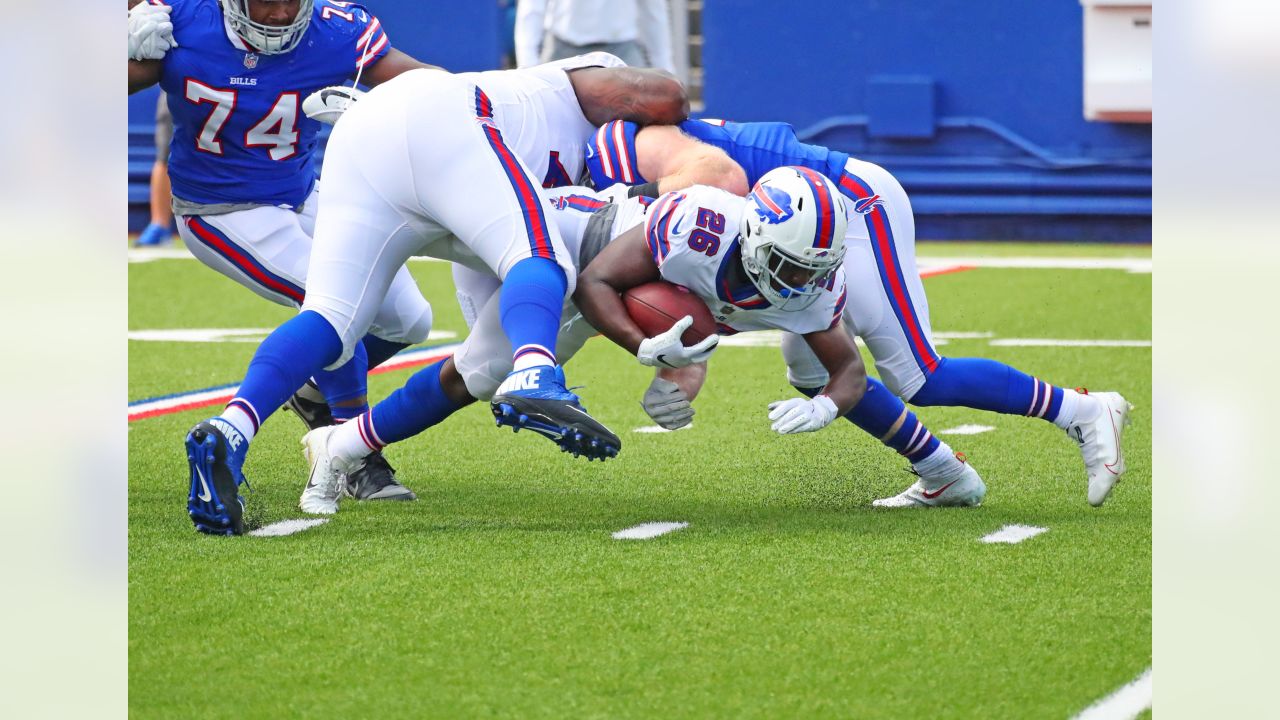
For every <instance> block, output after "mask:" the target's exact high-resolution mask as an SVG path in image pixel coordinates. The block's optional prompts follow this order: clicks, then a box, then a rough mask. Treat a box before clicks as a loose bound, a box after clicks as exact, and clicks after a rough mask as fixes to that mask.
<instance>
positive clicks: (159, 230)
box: [133, 223, 173, 247]
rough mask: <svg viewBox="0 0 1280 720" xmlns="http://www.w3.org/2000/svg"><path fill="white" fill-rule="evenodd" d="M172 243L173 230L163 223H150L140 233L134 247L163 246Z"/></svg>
mask: <svg viewBox="0 0 1280 720" xmlns="http://www.w3.org/2000/svg"><path fill="white" fill-rule="evenodd" d="M172 243H173V231H172V230H170V229H169V228H168V227H166V226H164V225H157V224H156V223H151V224H150V225H148V226H147V227H146V228H145V229H144V230H143V231H142V232H141V233H139V234H138V240H137V242H135V243H134V244H133V246H134V247H164V246H166V245H170V244H172Z"/></svg>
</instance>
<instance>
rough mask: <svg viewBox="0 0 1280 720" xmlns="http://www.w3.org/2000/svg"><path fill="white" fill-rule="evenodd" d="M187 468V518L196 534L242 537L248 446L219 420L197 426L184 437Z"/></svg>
mask: <svg viewBox="0 0 1280 720" xmlns="http://www.w3.org/2000/svg"><path fill="white" fill-rule="evenodd" d="M186 448H187V464H188V466H189V467H190V468H191V490H190V492H189V493H188V494H187V514H188V515H189V516H191V522H193V523H195V526H196V530H199V531H200V532H202V533H207V534H209V535H242V534H244V498H242V497H240V494H239V487H240V484H241V483H243V482H245V479H244V473H243V472H242V471H241V468H243V467H244V456H245V453H246V452H248V449H249V443H248V442H246V441H245V438H244V435H242V434H241V433H240V431H239V430H236V429H235V427H233V426H232V425H231V423H229V422H227V421H225V420H223V419H222V418H220V417H215V418H210V419H208V420H205V421H204V422H201V423H199V424H197V425H196V426H195V427H193V428H191V431H190V432H188V433H187V439H186Z"/></svg>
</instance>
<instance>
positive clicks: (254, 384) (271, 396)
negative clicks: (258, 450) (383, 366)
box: [227, 310, 342, 437]
mask: <svg viewBox="0 0 1280 720" xmlns="http://www.w3.org/2000/svg"><path fill="white" fill-rule="evenodd" d="M341 354H342V339H341V338H339V337H338V333H337V332H336V331H335V330H334V329H333V327H332V326H331V325H329V321H327V320H325V319H324V318H323V317H321V316H320V315H319V313H315V312H312V311H310V310H307V311H305V312H301V313H298V314H297V315H295V316H293V318H291V319H290V320H289V321H288V322H286V323H284V324H283V325H281V326H280V327H278V328H276V329H275V332H273V333H271V334H270V335H268V336H267V339H266V340H263V341H262V344H261V345H259V346H258V351H257V352H256V353H254V354H253V360H250V361H249V369H248V371H247V372H246V373H245V376H244V382H242V383H240V389H239V390H238V391H237V392H236V396H235V398H233V399H232V400H231V402H229V403H227V407H228V408H230V407H233V406H235V407H238V408H239V409H240V410H241V411H243V412H244V413H245V414H246V415H247V416H248V417H249V418H250V420H251V422H252V425H253V427H252V428H251V429H250V432H249V433H248V436H249V437H252V435H253V434H254V433H256V432H257V431H258V426H259V425H261V424H262V423H263V422H264V421H265V420H266V419H267V418H268V417H270V415H271V413H273V412H275V411H276V410H278V409H279V408H280V406H281V405H283V404H284V403H285V401H286V400H288V399H289V396H290V395H292V394H293V393H294V391H296V390H297V389H298V388H300V387H302V384H303V383H305V382H306V381H307V378H309V377H311V376H312V375H314V374H315V373H317V372H319V371H320V370H322V369H323V368H324V366H325V365H328V364H329V363H331V362H333V361H334V360H336V359H338V356H339V355H341ZM240 429H241V431H242V432H243V431H244V430H245V428H240Z"/></svg>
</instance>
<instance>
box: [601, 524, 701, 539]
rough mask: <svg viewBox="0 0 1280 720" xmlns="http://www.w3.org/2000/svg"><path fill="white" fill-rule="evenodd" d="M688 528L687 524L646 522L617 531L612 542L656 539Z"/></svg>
mask: <svg viewBox="0 0 1280 720" xmlns="http://www.w3.org/2000/svg"><path fill="white" fill-rule="evenodd" d="M687 527H689V523H687V522H647V523H641V524H639V525H636V526H635V527H629V528H627V529H626V530H619V531H618V532H616V533H614V534H613V539H614V540H648V539H650V538H656V537H658V536H659V535H666V534H667V533H669V532H675V531H676V530H683V529H685V528H687Z"/></svg>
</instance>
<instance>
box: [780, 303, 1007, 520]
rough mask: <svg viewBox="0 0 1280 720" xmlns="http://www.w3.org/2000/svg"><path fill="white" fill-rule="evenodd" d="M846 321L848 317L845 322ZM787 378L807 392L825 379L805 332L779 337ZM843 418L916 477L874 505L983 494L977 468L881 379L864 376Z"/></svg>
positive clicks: (976, 498)
mask: <svg viewBox="0 0 1280 720" xmlns="http://www.w3.org/2000/svg"><path fill="white" fill-rule="evenodd" d="M846 327H848V323H846ZM782 356H783V358H784V359H785V360H786V362H787V380H788V381H789V382H790V383H791V384H792V385H793V386H794V387H795V388H796V389H797V390H799V391H800V392H802V393H804V394H805V395H807V396H809V397H813V396H814V395H817V394H818V393H819V392H820V391H821V390H822V388H823V387H824V386H826V384H827V380H828V379H829V377H830V376H829V375H828V374H827V371H826V368H824V367H823V366H822V363H821V362H820V361H819V360H818V357H817V356H816V355H814V354H813V351H812V350H811V349H809V345H808V343H806V342H805V341H804V338H802V337H800V336H798V335H795V334H793V333H786V334H784V335H783V337H782ZM845 419H846V420H848V421H849V422H851V423H853V424H854V425H857V426H858V427H859V428H861V429H862V430H864V431H866V432H867V433H868V434H870V435H871V436H872V437H874V438H876V439H878V440H879V441H880V442H882V443H884V444H885V445H886V446H888V447H889V448H891V449H893V450H894V451H895V452H897V453H898V454H899V455H901V456H903V457H904V458H906V459H907V461H908V462H910V463H911V468H912V470H913V471H914V472H915V473H916V474H917V475H919V476H920V480H919V481H918V482H916V483H915V484H914V485H912V486H911V487H910V488H907V490H906V491H904V492H902V493H900V494H898V495H896V496H894V497H891V498H884V499H880V500H876V501H875V502H874V503H873V504H874V505H876V506H877V507H937V506H972V505H978V504H980V503H981V502H982V499H983V497H985V496H986V485H984V484H983V482H982V478H981V477H979V475H978V472H977V471H976V470H974V469H973V467H971V466H970V465H969V464H968V463H967V462H965V461H964V459H963V458H962V456H960V455H958V454H957V453H956V452H954V451H953V450H952V449H951V447H950V446H949V445H947V444H946V443H944V442H942V441H941V440H939V439H938V438H937V437H936V436H935V435H934V434H933V433H931V432H929V429H928V428H926V427H925V425H924V423H922V422H921V421H920V419H919V418H917V417H916V415H915V413H913V412H911V411H910V410H908V409H907V407H906V406H905V405H904V404H903V403H902V400H901V399H900V398H899V397H898V396H896V395H894V394H893V393H892V392H890V391H889V389H888V388H886V387H885V386H884V385H883V384H882V383H881V382H880V381H878V380H876V379H875V378H873V377H870V376H868V377H867V391H866V394H864V395H863V396H862V400H860V401H858V404H857V405H855V406H854V407H853V409H852V410H850V411H849V412H848V413H847V414H846V415H845Z"/></svg>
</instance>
